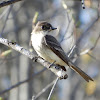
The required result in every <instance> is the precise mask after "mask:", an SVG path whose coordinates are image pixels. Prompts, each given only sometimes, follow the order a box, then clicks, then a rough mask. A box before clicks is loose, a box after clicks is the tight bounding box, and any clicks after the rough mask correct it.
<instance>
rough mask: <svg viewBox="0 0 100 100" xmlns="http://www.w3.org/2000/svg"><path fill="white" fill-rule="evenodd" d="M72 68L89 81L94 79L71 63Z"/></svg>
mask: <svg viewBox="0 0 100 100" xmlns="http://www.w3.org/2000/svg"><path fill="white" fill-rule="evenodd" d="M70 68H71V69H73V70H74V71H75V72H77V73H78V74H79V75H81V76H82V77H83V78H84V79H85V80H86V81H87V82H89V80H91V81H93V79H92V78H91V77H90V76H88V75H87V74H86V73H85V72H83V71H82V70H81V69H80V68H79V67H75V66H74V65H72V64H70Z"/></svg>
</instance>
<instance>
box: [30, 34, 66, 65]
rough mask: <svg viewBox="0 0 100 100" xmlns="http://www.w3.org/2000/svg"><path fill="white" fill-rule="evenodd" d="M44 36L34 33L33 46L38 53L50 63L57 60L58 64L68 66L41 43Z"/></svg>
mask: <svg viewBox="0 0 100 100" xmlns="http://www.w3.org/2000/svg"><path fill="white" fill-rule="evenodd" d="M42 38H43V36H40V34H39V35H34V34H33V35H32V37H31V40H32V46H33V47H34V49H35V51H36V52H37V54H38V55H39V56H40V57H42V58H43V59H45V60H47V61H48V62H50V63H53V62H54V61H56V62H55V63H56V64H59V65H63V66H66V63H65V62H64V61H63V60H61V59H60V58H59V57H58V56H57V55H56V54H55V53H54V52H53V51H52V50H50V49H49V48H48V47H44V46H43V45H42V43H41V42H42V41H41V40H42ZM33 40H34V41H33Z"/></svg>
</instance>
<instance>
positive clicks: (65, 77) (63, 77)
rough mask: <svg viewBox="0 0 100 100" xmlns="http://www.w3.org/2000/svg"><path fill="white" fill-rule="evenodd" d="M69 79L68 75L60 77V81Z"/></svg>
mask: <svg viewBox="0 0 100 100" xmlns="http://www.w3.org/2000/svg"><path fill="white" fill-rule="evenodd" d="M67 78H68V75H67V74H65V75H64V76H61V77H59V79H60V80H62V79H67Z"/></svg>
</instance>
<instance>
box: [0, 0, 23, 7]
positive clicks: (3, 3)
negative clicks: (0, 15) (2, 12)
mask: <svg viewBox="0 0 100 100" xmlns="http://www.w3.org/2000/svg"><path fill="white" fill-rule="evenodd" d="M19 1H22V0H8V1H3V2H1V3H0V8H1V7H4V6H8V5H11V4H13V3H16V2H19Z"/></svg>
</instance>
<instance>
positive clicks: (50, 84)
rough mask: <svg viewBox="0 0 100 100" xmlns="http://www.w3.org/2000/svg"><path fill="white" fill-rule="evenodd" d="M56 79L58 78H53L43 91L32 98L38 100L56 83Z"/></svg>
mask: <svg viewBox="0 0 100 100" xmlns="http://www.w3.org/2000/svg"><path fill="white" fill-rule="evenodd" d="M55 81H56V80H53V81H52V82H51V83H49V84H48V85H47V86H46V87H45V88H43V89H42V91H41V92H39V93H38V94H37V95H36V96H33V97H32V100H36V99H37V98H38V97H39V96H41V95H42V94H43V93H44V92H46V91H47V90H48V89H49V88H50V87H51V86H52V85H53V84H54V82H55Z"/></svg>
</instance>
